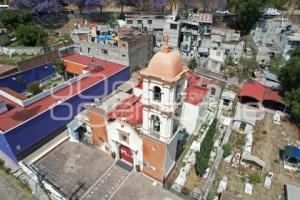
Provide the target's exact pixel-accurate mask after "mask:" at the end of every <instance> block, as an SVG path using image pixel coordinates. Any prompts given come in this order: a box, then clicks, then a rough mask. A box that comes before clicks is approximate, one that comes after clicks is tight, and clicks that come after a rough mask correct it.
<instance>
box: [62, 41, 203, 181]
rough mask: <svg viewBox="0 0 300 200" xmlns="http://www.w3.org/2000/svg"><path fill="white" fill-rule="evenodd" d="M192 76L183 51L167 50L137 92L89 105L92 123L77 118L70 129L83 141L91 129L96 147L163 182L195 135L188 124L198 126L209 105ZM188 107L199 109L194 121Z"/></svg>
mask: <svg viewBox="0 0 300 200" xmlns="http://www.w3.org/2000/svg"><path fill="white" fill-rule="evenodd" d="M187 72H188V69H187V68H186V67H184V66H183V64H182V60H181V56H180V54H179V52H178V51H171V50H170V48H169V47H167V46H164V47H163V49H162V50H161V51H159V52H158V53H156V54H155V55H154V56H153V58H152V59H151V60H150V62H149V64H148V67H147V68H146V69H144V70H142V71H141V72H140V75H141V78H140V80H139V82H138V85H137V86H135V87H134V88H133V92H131V90H128V91H124V90H123V91H121V90H119V89H117V90H116V91H115V93H113V94H112V95H110V96H108V97H107V98H106V99H104V100H102V101H98V100H96V101H95V103H94V104H89V105H86V106H85V108H86V110H87V116H88V117H87V121H88V122H83V120H76V119H75V120H74V121H73V122H72V124H69V125H68V127H69V130H70V135H71V137H72V138H73V139H74V140H75V141H76V140H77V141H80V142H81V141H82V140H80V139H78V138H82V137H81V136H79V134H81V133H79V132H78V131H77V130H80V128H79V127H80V126H81V127H82V126H89V128H86V134H90V135H91V137H92V141H93V145H94V146H96V147H97V148H99V149H101V150H103V151H105V152H107V153H110V154H111V155H112V156H113V157H114V158H116V159H121V160H123V161H124V162H126V163H127V164H129V165H132V166H134V167H135V168H136V170H140V171H142V172H143V173H144V174H146V175H147V176H150V177H152V178H154V179H155V180H157V181H159V182H163V181H164V179H165V177H166V176H167V175H168V174H169V173H170V171H171V169H172V167H173V166H174V165H175V163H176V160H177V158H178V156H179V155H180V153H181V151H182V149H183V148H182V147H183V146H182V145H183V144H184V141H183V140H184V138H185V136H187V134H188V133H190V132H192V131H193V130H190V129H187V128H190V127H186V126H189V124H188V123H187V122H186V121H187V120H186V119H187V118H189V120H190V121H193V124H197V123H198V122H199V119H198V118H201V116H202V115H203V113H204V112H205V111H204V110H205V108H206V106H207V103H204V102H206V100H205V99H207V94H208V92H207V91H208V89H207V88H201V87H200V86H195V85H194V84H192V83H189V84H188V82H189V79H188V76H187ZM188 85H192V87H193V88H190V87H188ZM195 87H197V88H198V89H197V90H196V89H195ZM186 93H188V94H186ZM198 96H200V98H199V97H198ZM194 97H196V99H195V98H194ZM187 105H192V106H194V108H196V109H197V110H198V112H197V113H196V115H193V118H190V113H189V112H183V109H184V106H187ZM204 105H205V106H204ZM185 109H187V108H185ZM184 113H185V114H184ZM83 124H84V125H83ZM195 126H196V125H195ZM89 130H91V133H88V132H89ZM81 135H82V134H81ZM89 137H90V136H89Z"/></svg>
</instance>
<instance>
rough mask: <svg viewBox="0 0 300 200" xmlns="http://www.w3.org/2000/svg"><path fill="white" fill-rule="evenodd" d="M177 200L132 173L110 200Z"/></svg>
mask: <svg viewBox="0 0 300 200" xmlns="http://www.w3.org/2000/svg"><path fill="white" fill-rule="evenodd" d="M120 199H122V200H133V199H142V200H160V199H161V200H179V199H181V198H179V197H178V196H176V195H174V194H172V193H170V192H169V191H167V190H165V189H163V187H162V186H161V185H159V184H158V183H155V182H153V181H151V180H150V179H149V178H147V177H145V176H144V175H142V174H138V173H132V174H131V175H130V176H129V178H128V179H127V180H126V182H125V183H124V184H123V185H122V187H121V188H120V189H119V190H118V191H117V192H116V193H115V194H114V196H113V197H112V198H111V200H120Z"/></svg>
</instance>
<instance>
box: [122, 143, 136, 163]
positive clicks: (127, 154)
mask: <svg viewBox="0 0 300 200" xmlns="http://www.w3.org/2000/svg"><path fill="white" fill-rule="evenodd" d="M120 157H121V159H123V160H126V161H127V162H129V163H132V164H133V157H132V152H131V150H130V149H129V148H128V147H125V146H123V145H121V147H120Z"/></svg>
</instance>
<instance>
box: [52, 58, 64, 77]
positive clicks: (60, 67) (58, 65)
mask: <svg viewBox="0 0 300 200" xmlns="http://www.w3.org/2000/svg"><path fill="white" fill-rule="evenodd" d="M53 65H54V70H55V72H56V73H58V74H60V75H63V74H64V71H65V66H64V63H63V62H62V61H61V60H60V59H56V60H55V61H54V62H53Z"/></svg>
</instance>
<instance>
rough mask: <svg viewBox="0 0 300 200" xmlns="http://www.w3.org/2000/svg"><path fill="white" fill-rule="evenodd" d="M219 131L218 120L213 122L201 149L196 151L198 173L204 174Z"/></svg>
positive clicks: (196, 169)
mask: <svg viewBox="0 0 300 200" xmlns="http://www.w3.org/2000/svg"><path fill="white" fill-rule="evenodd" d="M216 132H217V120H216V119H214V121H213V122H212V123H211V125H210V127H209V129H208V130H207V133H206V135H205V137H204V139H203V141H202V143H201V147H200V151H198V152H197V153H196V163H195V171H196V173H197V175H200V176H203V175H204V174H205V170H206V169H207V167H208V161H209V158H210V152H211V150H212V148H213V139H214V135H215V134H216Z"/></svg>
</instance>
